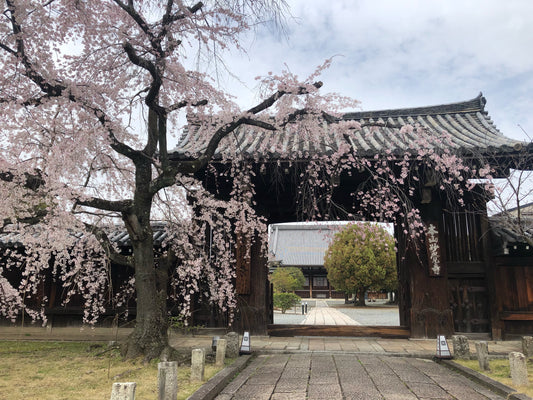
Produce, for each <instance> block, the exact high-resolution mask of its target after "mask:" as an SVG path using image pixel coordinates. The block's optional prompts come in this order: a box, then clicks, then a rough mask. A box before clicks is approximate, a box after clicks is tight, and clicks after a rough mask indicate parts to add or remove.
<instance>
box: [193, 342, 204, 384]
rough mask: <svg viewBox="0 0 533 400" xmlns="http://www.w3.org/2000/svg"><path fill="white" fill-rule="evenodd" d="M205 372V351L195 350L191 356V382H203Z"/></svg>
mask: <svg viewBox="0 0 533 400" xmlns="http://www.w3.org/2000/svg"><path fill="white" fill-rule="evenodd" d="M204 370H205V352H204V349H194V350H193V351H192V356H191V381H203V380H204Z"/></svg>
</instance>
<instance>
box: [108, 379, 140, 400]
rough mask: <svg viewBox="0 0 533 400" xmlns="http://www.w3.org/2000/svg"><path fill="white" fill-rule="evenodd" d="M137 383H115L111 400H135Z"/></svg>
mask: <svg viewBox="0 0 533 400" xmlns="http://www.w3.org/2000/svg"><path fill="white" fill-rule="evenodd" d="M136 387H137V384H136V383H135V382H115V383H113V387H112V388H111V400H135V388H136Z"/></svg>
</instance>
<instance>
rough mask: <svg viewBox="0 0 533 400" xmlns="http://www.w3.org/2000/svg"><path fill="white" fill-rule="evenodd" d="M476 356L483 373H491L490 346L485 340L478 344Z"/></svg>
mask: <svg viewBox="0 0 533 400" xmlns="http://www.w3.org/2000/svg"><path fill="white" fill-rule="evenodd" d="M476 354H477V361H478V362H479V368H481V369H482V370H483V371H489V370H490V367H489V345H488V343H487V342H485V341H484V340H483V341H481V342H476Z"/></svg>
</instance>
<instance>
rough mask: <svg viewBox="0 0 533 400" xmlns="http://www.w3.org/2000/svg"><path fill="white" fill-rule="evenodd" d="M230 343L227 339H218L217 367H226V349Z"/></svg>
mask: <svg viewBox="0 0 533 400" xmlns="http://www.w3.org/2000/svg"><path fill="white" fill-rule="evenodd" d="M227 344H228V341H227V340H226V339H218V343H217V358H216V362H215V365H216V366H217V367H223V366H224V360H225V359H226V347H227Z"/></svg>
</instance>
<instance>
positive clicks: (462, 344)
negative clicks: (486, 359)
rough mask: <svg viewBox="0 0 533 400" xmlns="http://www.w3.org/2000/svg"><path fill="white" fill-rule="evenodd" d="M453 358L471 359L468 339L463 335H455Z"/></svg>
mask: <svg viewBox="0 0 533 400" xmlns="http://www.w3.org/2000/svg"><path fill="white" fill-rule="evenodd" d="M452 344H453V356H454V357H455V358H463V359H469V358H470V345H469V344H468V338H467V337H466V336H463V335H453V336H452Z"/></svg>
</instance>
